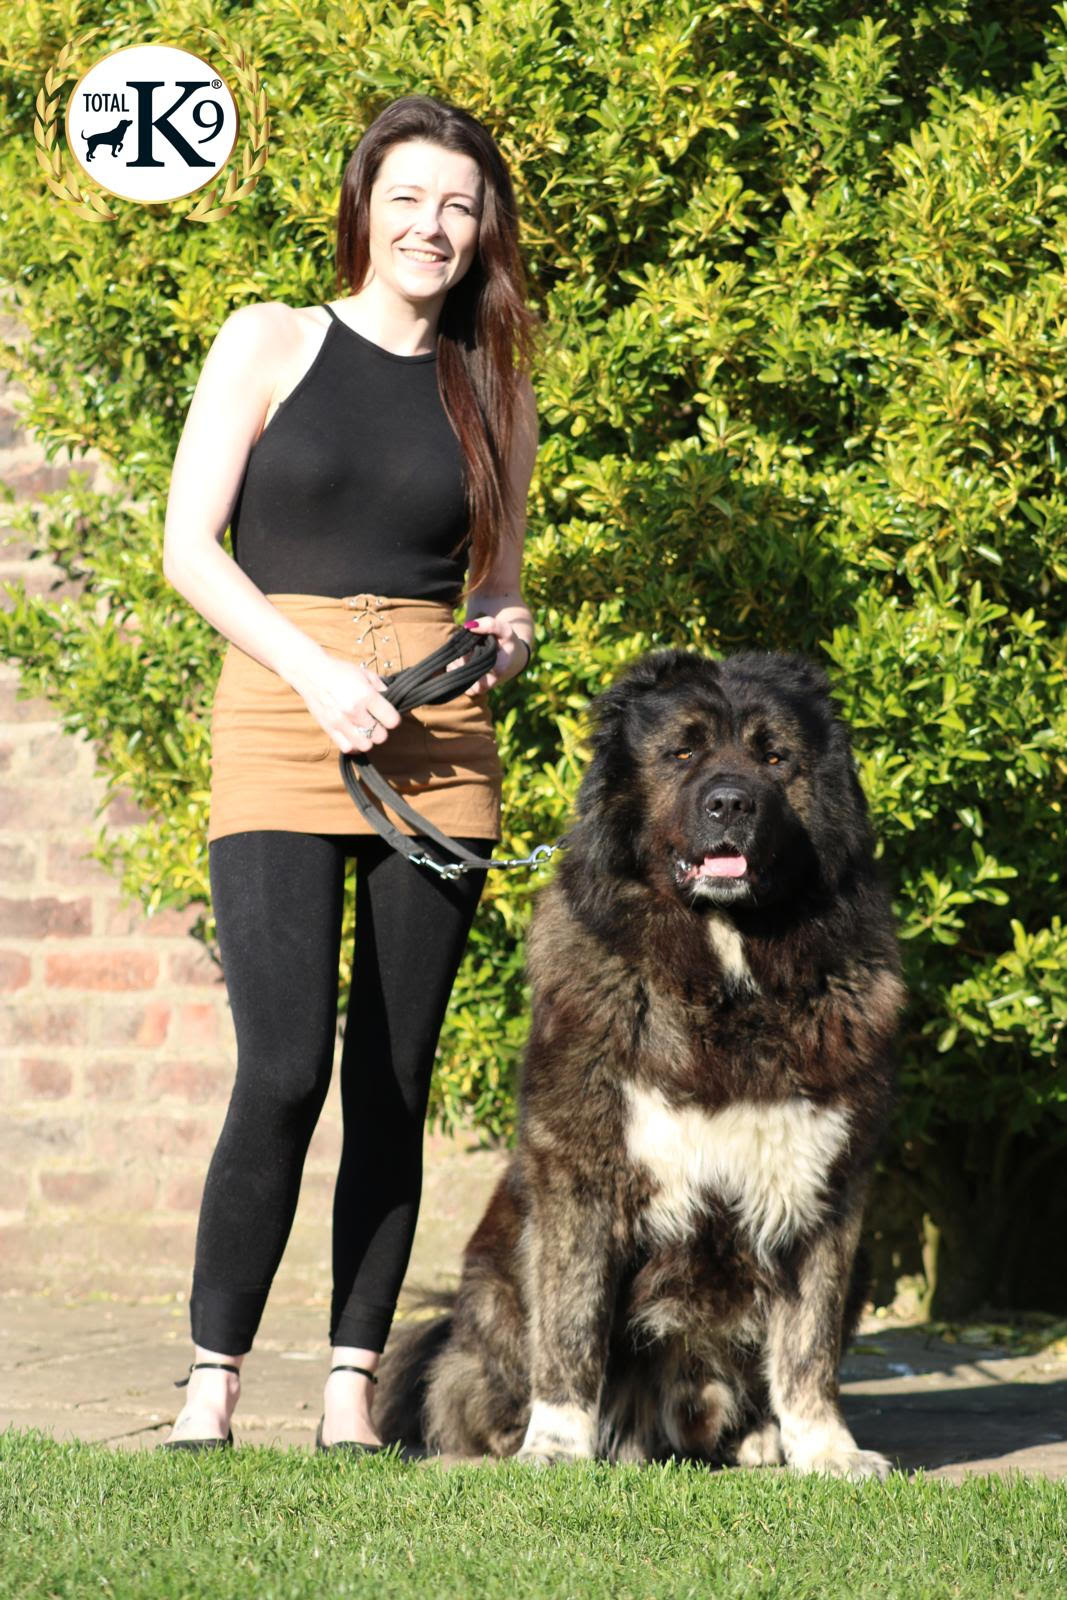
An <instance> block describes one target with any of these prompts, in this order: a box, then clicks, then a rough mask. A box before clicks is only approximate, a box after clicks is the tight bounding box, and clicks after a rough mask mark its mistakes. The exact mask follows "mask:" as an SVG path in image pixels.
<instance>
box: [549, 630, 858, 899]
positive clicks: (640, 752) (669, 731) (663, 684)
mask: <svg viewBox="0 0 1067 1600" xmlns="http://www.w3.org/2000/svg"><path fill="white" fill-rule="evenodd" d="M592 712H593V716H594V718H595V721H596V734H595V737H594V759H593V763H592V766H591V768H590V770H589V772H588V773H587V775H586V779H585V782H584V783H583V786H582V791H581V793H580V795H579V807H578V809H579V816H580V817H581V818H582V819H583V822H584V823H586V824H587V827H586V836H587V838H597V839H598V840H599V845H600V848H601V853H602V856H603V857H605V858H610V862H611V864H612V865H613V866H614V870H616V871H622V872H624V873H627V874H629V875H632V876H634V877H637V878H639V879H641V880H643V881H644V882H646V883H648V885H649V887H652V888H655V889H658V890H659V891H661V892H665V893H670V894H673V895H676V896H678V897H679V898H681V899H682V900H683V901H684V902H685V903H686V904H688V905H691V906H692V907H693V908H694V909H699V908H700V907H702V906H704V907H708V906H730V905H745V904H749V905H766V904H770V903H773V902H776V901H780V900H782V899H784V898H786V897H788V896H789V895H790V894H792V893H796V892H798V891H799V890H801V889H802V888H803V887H804V886H805V885H811V884H814V883H817V882H819V881H820V880H821V881H822V882H823V883H824V884H826V883H830V882H833V881H834V880H835V879H836V877H837V876H838V875H839V873H840V871H841V870H842V867H843V865H844V863H845V861H847V859H848V858H849V856H850V855H852V854H855V853H865V852H866V850H867V849H868V848H869V839H868V834H867V825H866V807H865V805H864V801H863V797H862V794H861V793H860V790H859V785H858V783H857V781H856V777H855V773H854V769H853V765H852V760H851V755H850V751H849V745H848V736H847V733H846V731H845V728H844V726H843V725H842V724H841V723H840V722H839V721H838V720H837V718H836V717H835V715H834V711H833V707H832V705H831V703H830V699H829V693H828V686H827V683H826V679H825V677H824V676H823V674H822V673H821V672H820V671H819V670H818V669H817V668H815V667H813V666H812V665H811V664H810V663H808V662H807V661H805V660H804V659H803V658H801V657H798V656H786V655H772V654H745V655H738V656H733V657H727V658H726V660H724V661H722V662H713V661H710V660H708V659H706V658H705V657H702V656H698V655H695V654H690V653H688V652H684V651H659V652H657V653H655V654H654V655H651V656H647V657H645V658H644V660H643V661H641V662H639V663H638V664H637V665H636V666H635V667H633V668H631V669H630V670H629V671H628V672H627V673H625V674H624V675H623V676H622V677H621V678H620V679H619V680H618V681H617V682H616V683H615V684H613V685H612V687H611V688H610V689H608V690H606V691H605V693H604V694H602V695H601V696H599V697H598V699H597V700H596V701H595V702H594V705H593V707H592ZM588 825H592V826H591V827H590V826H588Z"/></svg>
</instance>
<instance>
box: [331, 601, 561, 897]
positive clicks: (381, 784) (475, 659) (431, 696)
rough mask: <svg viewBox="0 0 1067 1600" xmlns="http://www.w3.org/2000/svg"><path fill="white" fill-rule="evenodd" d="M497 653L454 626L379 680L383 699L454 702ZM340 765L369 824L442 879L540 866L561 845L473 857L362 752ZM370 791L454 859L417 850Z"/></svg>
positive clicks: (399, 705)
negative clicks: (450, 668) (487, 869)
mask: <svg viewBox="0 0 1067 1600" xmlns="http://www.w3.org/2000/svg"><path fill="white" fill-rule="evenodd" d="M460 656H467V657H469V659H468V660H467V661H466V662H465V663H464V664H463V666H460V667H457V668H456V670H455V671H454V672H446V671H445V668H446V667H447V666H448V664H449V662H450V661H456V660H458V658H459V657H460ZM496 657H497V643H496V639H495V638H494V637H493V635H492V634H491V633H483V634H477V633H473V632H472V631H471V630H469V629H467V628H456V630H455V632H454V633H452V634H450V635H449V637H448V638H447V639H446V640H445V642H444V644H443V645H441V646H439V648H438V649H436V650H432V651H431V652H430V654H429V655H428V656H424V657H423V659H422V660H421V661H416V662H415V664H414V666H411V667H405V668H404V669H403V671H402V672H391V673H389V674H387V675H385V676H384V677H383V679H382V681H383V683H385V685H386V688H385V690H384V691H383V693H384V697H385V699H386V700H388V701H389V704H390V705H392V706H395V707H396V709H397V710H398V711H399V712H401V713H403V712H405V711H410V710H411V709H412V708H413V707H414V706H432V705H440V704H441V703H442V702H443V701H445V700H455V699H456V698H457V696H459V695H461V694H462V693H463V691H464V690H465V689H469V688H470V686H471V684H472V683H476V682H477V681H478V679H479V678H480V677H482V676H483V674H484V673H486V672H489V671H491V670H492V667H493V664H494V662H495V661H496ZM340 764H341V777H342V778H343V779H344V785H345V788H346V789H347V790H348V792H349V794H350V795H351V796H352V799H353V800H354V801H355V803H356V805H357V806H358V808H359V810H360V812H361V814H362V815H363V816H364V817H365V818H366V819H367V821H368V822H369V823H370V825H371V827H372V828H374V830H375V831H376V832H377V833H380V834H381V836H382V838H383V839H385V840H386V842H387V843H388V844H391V845H392V847H393V849H394V850H399V852H400V854H401V855H403V856H407V858H408V860H409V861H411V862H413V863H414V864H415V866H417V867H429V868H430V869H431V870H432V871H433V872H437V873H439V874H440V875H441V877H442V878H458V877H460V876H461V875H462V874H463V873H464V872H476V871H480V870H482V869H483V868H485V867H536V866H540V865H541V864H542V863H543V862H545V861H547V860H548V859H549V857H550V856H553V855H555V853H556V851H557V850H559V849H560V848H561V847H562V846H563V845H564V844H565V843H566V838H565V837H564V838H563V839H557V841H556V843H555V844H539V845H537V847H536V848H535V849H534V850H532V851H531V852H530V854H529V855H528V856H514V857H509V858H505V859H504V860H501V861H497V860H495V859H486V858H485V857H483V856H476V855H472V854H471V852H470V851H469V850H467V849H466V848H465V847H464V846H463V845H461V844H459V843H458V841H457V840H455V839H450V838H449V836H448V834H447V833H442V832H441V830H440V829H439V828H435V827H434V825H433V823H432V822H428V821H427V820H426V818H425V817H423V816H420V815H419V813H418V812H417V811H416V810H415V808H414V806H410V805H408V803H407V801H406V800H405V799H404V797H403V795H399V794H397V792H396V790H395V789H394V788H393V786H392V784H390V783H388V782H387V781H386V779H385V778H383V777H382V775H381V773H380V772H379V771H378V769H377V767H376V766H375V765H374V763H373V761H372V760H371V758H370V756H369V754H368V753H367V752H366V751H363V750H342V751H341V752H340ZM367 791H369V794H368V792H367ZM370 795H373V796H374V797H375V799H377V800H379V801H380V802H381V803H382V804H383V805H388V806H389V807H390V808H391V810H393V811H395V812H396V814H397V815H398V816H400V817H403V819H404V821H405V822H407V823H409V824H410V826H411V827H413V828H414V829H415V830H416V831H417V832H418V833H421V834H424V835H425V836H426V837H427V838H428V839H431V840H432V841H433V843H434V844H435V845H437V846H438V847H439V848H440V849H441V850H445V851H448V852H450V853H451V855H453V856H455V857H456V858H457V859H456V860H454V861H438V860H437V859H436V858H435V857H434V856H431V855H427V853H426V852H425V851H424V850H420V849H419V848H418V846H417V845H416V844H415V841H414V840H413V839H412V838H410V837H409V835H408V834H406V833H401V832H400V829H399V828H397V827H396V826H395V825H394V824H393V823H392V822H390V821H389V818H388V817H387V816H386V815H385V813H384V811H379V810H378V808H377V807H376V806H375V805H374V804H373V802H372V801H371V799H370Z"/></svg>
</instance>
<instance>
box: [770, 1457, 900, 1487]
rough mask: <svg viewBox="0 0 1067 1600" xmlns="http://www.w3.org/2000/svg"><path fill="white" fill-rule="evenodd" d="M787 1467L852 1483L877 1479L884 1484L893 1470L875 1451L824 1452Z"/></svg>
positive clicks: (891, 1465)
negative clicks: (865, 1479) (844, 1479)
mask: <svg viewBox="0 0 1067 1600" xmlns="http://www.w3.org/2000/svg"><path fill="white" fill-rule="evenodd" d="M789 1465H790V1467H791V1468H792V1469H793V1471H794V1472H821V1473H822V1474H823V1476H824V1477H827V1478H849V1479H851V1481H852V1482H853V1483H859V1482H861V1481H862V1479H864V1478H878V1479H880V1480H881V1481H882V1482H883V1483H884V1482H885V1480H886V1478H888V1476H889V1474H890V1473H891V1472H892V1470H893V1464H892V1462H891V1461H887V1460H886V1458H885V1456H883V1455H879V1454H878V1451H877V1450H855V1449H853V1450H840V1449H838V1450H824V1451H822V1452H821V1453H820V1454H818V1455H813V1456H810V1457H808V1458H807V1459H806V1460H799V1461H791V1462H790V1463H789Z"/></svg>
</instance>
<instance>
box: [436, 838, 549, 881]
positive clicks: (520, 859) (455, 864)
mask: <svg viewBox="0 0 1067 1600" xmlns="http://www.w3.org/2000/svg"><path fill="white" fill-rule="evenodd" d="M566 843H567V838H566V835H564V836H563V838H561V839H557V840H556V842H555V844H538V845H535V846H534V848H533V849H532V850H531V851H530V854H529V855H528V856H507V857H506V858H505V859H504V860H502V861H497V860H496V858H495V857H493V858H492V859H491V860H489V861H484V862H482V863H480V864H479V863H477V862H474V861H435V860H434V858H433V856H428V855H425V854H423V853H422V852H421V851H416V852H415V853H414V854H413V855H411V856H409V858H408V859H409V860H410V861H413V862H414V863H415V865H416V866H417V867H432V869H433V871H434V872H436V873H438V874H440V876H441V877H442V878H460V877H462V876H463V874H464V873H465V872H484V871H485V870H486V868H488V867H540V866H543V865H544V863H545V862H546V861H548V860H549V859H550V857H552V856H554V855H555V853H556V851H557V850H562V849H563V848H564V846H565V845H566Z"/></svg>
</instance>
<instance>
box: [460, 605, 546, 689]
mask: <svg viewBox="0 0 1067 1600" xmlns="http://www.w3.org/2000/svg"><path fill="white" fill-rule="evenodd" d="M463 626H464V627H465V628H469V629H470V631H471V632H472V633H478V634H486V633H491V634H492V635H493V636H494V638H495V639H496V643H497V651H496V661H495V662H494V664H493V668H492V670H491V671H490V672H485V673H483V674H482V676H481V677H480V678H478V679H477V681H476V682H474V683H472V684H471V685H470V687H469V688H468V689H467V690H466V693H467V694H469V695H477V694H486V693H487V692H488V690H490V689H492V688H493V687H494V686H495V685H496V684H498V683H506V682H507V680H508V679H509V678H515V677H517V676H518V674H519V673H520V672H521V671H522V669H523V667H525V665H526V663H527V661H528V660H529V652H528V651H527V648H526V641H525V639H524V638H523V637H522V635H521V634H520V633H518V632H516V630H515V629H514V628H513V627H512V625H511V623H510V622H505V621H504V620H503V618H502V617H493V616H480V617H472V618H471V620H470V621H469V622H465V623H464V624H463ZM466 659H467V657H466V656H460V657H459V658H458V659H457V660H456V661H451V662H449V664H448V666H447V667H446V669H445V670H446V672H452V671H453V670H454V668H456V667H458V666H461V665H462V664H463V662H464V661H466Z"/></svg>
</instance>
